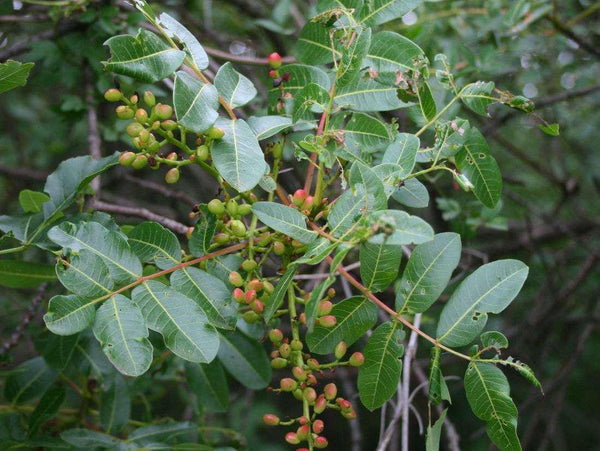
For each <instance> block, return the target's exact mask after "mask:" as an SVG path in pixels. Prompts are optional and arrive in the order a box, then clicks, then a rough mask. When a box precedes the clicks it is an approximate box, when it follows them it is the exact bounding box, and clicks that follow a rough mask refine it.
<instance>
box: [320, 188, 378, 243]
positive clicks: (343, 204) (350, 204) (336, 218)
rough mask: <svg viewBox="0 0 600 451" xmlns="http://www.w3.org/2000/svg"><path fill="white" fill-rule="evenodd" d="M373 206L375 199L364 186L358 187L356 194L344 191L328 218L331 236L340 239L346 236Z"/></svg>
mask: <svg viewBox="0 0 600 451" xmlns="http://www.w3.org/2000/svg"><path fill="white" fill-rule="evenodd" d="M373 204H374V202H373V197H372V196H370V195H369V194H368V193H367V192H366V190H365V189H364V187H363V186H362V185H357V186H356V194H354V193H353V192H352V190H346V191H344V193H343V194H342V195H341V196H340V197H339V198H338V199H337V200H336V201H335V203H334V204H333V206H332V207H331V210H330V211H329V216H328V217H327V219H328V223H329V228H330V233H331V235H333V236H335V237H340V236H342V235H344V234H346V233H347V232H348V231H349V230H350V229H351V228H352V227H353V226H354V225H355V224H356V222H357V220H356V219H357V218H358V217H359V216H362V215H364V214H365V213H366V212H367V211H368V209H369V208H373Z"/></svg>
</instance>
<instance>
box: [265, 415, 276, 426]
mask: <svg viewBox="0 0 600 451" xmlns="http://www.w3.org/2000/svg"><path fill="white" fill-rule="evenodd" d="M263 421H264V422H265V424H266V425H267V426H277V425H278V424H279V417H278V416H277V415H273V414H272V413H267V414H266V415H263Z"/></svg>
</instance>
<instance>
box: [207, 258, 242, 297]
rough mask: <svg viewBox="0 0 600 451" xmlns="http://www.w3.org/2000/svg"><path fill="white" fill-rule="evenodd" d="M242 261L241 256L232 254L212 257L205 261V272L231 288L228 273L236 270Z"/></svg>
mask: <svg viewBox="0 0 600 451" xmlns="http://www.w3.org/2000/svg"><path fill="white" fill-rule="evenodd" d="M243 261H244V259H243V258H242V257H240V256H239V255H233V254H232V255H224V256H223V257H217V258H212V259H210V260H208V261H207V262H206V272H207V273H209V274H211V275H213V276H215V277H217V278H219V279H221V281H222V282H224V283H225V285H227V286H228V287H230V288H231V289H232V290H233V285H231V283H230V282H229V273H231V271H238V270H239V269H240V265H241V264H242V262H243Z"/></svg>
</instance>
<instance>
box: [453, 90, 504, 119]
mask: <svg viewBox="0 0 600 451" xmlns="http://www.w3.org/2000/svg"><path fill="white" fill-rule="evenodd" d="M493 91H494V83H493V82H491V81H490V82H487V83H485V82H483V81H478V82H475V83H471V84H469V85H467V86H465V88H464V89H463V90H462V92H461V95H460V98H461V100H462V101H463V103H464V104H465V105H467V107H469V109H470V110H472V111H475V112H476V113H477V114H479V115H481V116H486V117H489V114H488V112H487V108H488V106H490V104H492V103H494V102H496V101H497V100H496V99H495V98H494V97H492V92H493Z"/></svg>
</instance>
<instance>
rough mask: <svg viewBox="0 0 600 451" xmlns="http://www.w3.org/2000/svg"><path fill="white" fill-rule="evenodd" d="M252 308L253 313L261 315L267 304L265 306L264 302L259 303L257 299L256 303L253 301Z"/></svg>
mask: <svg viewBox="0 0 600 451" xmlns="http://www.w3.org/2000/svg"><path fill="white" fill-rule="evenodd" d="M250 308H251V309H252V311H253V312H254V313H258V314H261V313H262V312H264V311H265V304H263V302H262V301H259V300H258V299H256V300H255V301H253V302H252V303H251V304H250Z"/></svg>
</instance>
